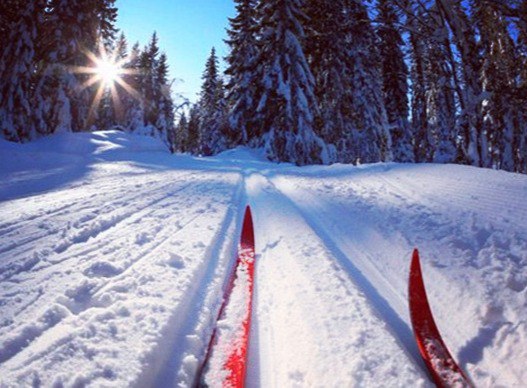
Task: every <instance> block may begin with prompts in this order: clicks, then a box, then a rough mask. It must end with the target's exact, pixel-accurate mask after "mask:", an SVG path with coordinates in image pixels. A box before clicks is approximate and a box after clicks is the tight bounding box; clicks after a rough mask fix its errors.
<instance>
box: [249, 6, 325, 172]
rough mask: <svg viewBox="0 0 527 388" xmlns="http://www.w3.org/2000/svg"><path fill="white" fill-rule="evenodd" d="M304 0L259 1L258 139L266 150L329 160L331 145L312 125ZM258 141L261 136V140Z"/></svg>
mask: <svg viewBox="0 0 527 388" xmlns="http://www.w3.org/2000/svg"><path fill="white" fill-rule="evenodd" d="M302 5H303V4H302V2H301V1H300V0H269V1H263V2H260V3H259V4H258V8H257V9H258V12H259V16H260V20H259V24H258V33H259V36H260V39H259V47H258V49H259V50H258V57H257V62H256V72H257V85H258V87H259V89H258V92H257V101H258V103H257V109H256V112H255V114H256V117H255V122H256V123H258V129H257V130H256V133H257V134H263V136H261V137H260V138H259V142H260V143H261V144H263V145H264V147H265V152H266V154H267V156H268V157H269V158H270V159H272V160H276V161H288V162H294V163H296V164H299V165H303V164H309V163H323V162H328V161H329V159H328V155H327V151H326V145H325V143H324V142H323V141H322V139H321V138H319V137H318V136H317V135H316V134H315V132H314V129H313V121H314V116H315V113H316V110H317V101H316V97H315V93H314V86H315V85H314V78H313V75H312V74H311V71H310V69H309V66H308V64H307V61H306V58H305V55H304V51H303V48H302V45H301V41H303V40H304V31H303V28H302V25H301V24H302V23H303V22H304V21H305V15H304V14H303V13H302ZM257 142H258V141H257Z"/></svg>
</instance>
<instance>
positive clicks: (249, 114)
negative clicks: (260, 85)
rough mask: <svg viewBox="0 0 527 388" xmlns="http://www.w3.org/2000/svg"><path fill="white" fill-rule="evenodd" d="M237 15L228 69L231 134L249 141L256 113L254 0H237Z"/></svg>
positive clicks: (236, 140) (241, 141) (240, 140)
mask: <svg viewBox="0 0 527 388" xmlns="http://www.w3.org/2000/svg"><path fill="white" fill-rule="evenodd" d="M235 3H236V12H237V15H236V17H234V18H231V19H229V22H230V28H229V29H228V30H227V34H228V35H229V38H228V40H227V41H226V42H227V44H228V45H229V46H230V50H231V51H230V53H229V55H228V56H227V58H226V60H227V64H228V66H227V69H226V70H225V73H226V74H227V75H228V76H229V77H230V78H229V82H228V83H227V85H226V92H227V101H228V106H229V109H230V111H229V126H230V131H229V138H230V142H231V143H233V144H247V143H248V142H249V139H252V138H255V136H257V134H256V133H255V131H254V123H253V120H254V113H255V110H256V106H255V92H256V86H255V85H256V79H255V71H254V70H255V69H254V63H255V59H256V54H257V48H256V45H257V38H256V30H255V25H256V12H255V10H254V8H255V5H256V4H255V3H256V1H255V0H235Z"/></svg>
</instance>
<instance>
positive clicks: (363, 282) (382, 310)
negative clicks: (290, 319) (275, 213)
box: [262, 175, 428, 376]
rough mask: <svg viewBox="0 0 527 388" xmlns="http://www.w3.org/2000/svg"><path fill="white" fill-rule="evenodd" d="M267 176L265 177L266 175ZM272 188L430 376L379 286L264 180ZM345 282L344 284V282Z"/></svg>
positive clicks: (302, 213) (385, 280)
mask: <svg viewBox="0 0 527 388" xmlns="http://www.w3.org/2000/svg"><path fill="white" fill-rule="evenodd" d="M262 176H263V175H262ZM264 178H265V179H266V180H267V182H269V184H270V185H271V186H272V187H273V188H274V189H275V190H276V192H277V193H278V194H279V195H281V196H282V197H283V198H284V199H285V200H286V201H287V203H289V204H290V205H291V206H292V207H293V208H294V209H295V211H296V212H297V213H298V214H299V215H300V216H301V217H302V218H303V219H304V221H305V222H306V224H307V225H308V226H309V227H310V229H311V231H312V232H313V233H314V234H315V235H316V236H318V237H319V239H320V241H321V242H322V244H323V245H324V247H326V248H327V250H328V252H330V253H331V255H330V256H331V257H333V258H334V260H335V262H336V264H337V268H342V269H344V273H346V274H347V275H348V277H349V279H350V280H351V281H352V282H353V284H355V285H356V286H357V287H358V288H359V289H360V290H361V291H362V293H363V295H364V296H365V297H366V298H367V299H368V301H369V304H370V306H371V307H372V308H373V310H374V311H375V313H376V315H377V317H378V318H379V319H380V320H382V321H383V322H385V324H386V328H387V330H388V332H389V333H390V334H391V335H392V337H393V338H394V340H395V341H396V343H397V344H398V345H399V347H400V348H401V349H402V350H403V352H404V353H405V354H406V355H407V356H408V358H409V359H410V360H413V362H414V365H415V366H416V368H417V369H418V370H420V371H421V372H422V374H423V376H428V371H427V369H426V366H425V364H424V363H423V361H422V359H421V356H420V355H419V351H418V349H417V347H416V345H415V340H414V335H413V332H412V329H411V328H410V327H409V326H408V325H407V324H406V323H405V322H404V321H403V320H402V318H401V317H400V316H399V314H398V313H397V312H396V311H395V310H394V309H393V307H392V306H391V305H390V303H389V302H388V301H387V300H386V299H385V298H384V297H383V296H382V295H381V294H380V293H379V291H378V290H377V287H376V285H375V284H373V283H371V281H370V280H369V279H368V277H367V276H366V275H365V274H364V273H363V272H362V271H361V270H360V269H359V267H357V266H356V265H355V264H354V263H353V261H352V260H351V258H348V257H347V255H346V254H345V253H344V252H343V251H342V250H341V249H340V248H339V246H338V244H337V243H336V242H335V241H334V239H333V238H332V237H331V235H330V234H329V233H327V232H326V231H325V229H324V228H322V226H321V225H319V224H318V222H317V221H316V220H315V219H314V217H312V216H309V215H308V214H306V213H305V212H304V210H303V209H301V208H300V207H299V206H298V205H297V204H296V203H295V201H294V200H293V199H291V198H290V197H289V196H288V195H287V194H285V193H284V192H283V191H282V190H281V189H280V188H278V187H277V186H276V185H275V183H274V182H273V181H272V180H271V179H270V178H268V177H267V176H264ZM372 269H373V270H375V271H376V272H377V274H378V276H379V278H381V279H384V277H383V275H382V274H381V273H380V272H379V271H378V270H377V269H376V268H375V267H374V266H373V268H372ZM341 281H342V280H341ZM384 282H385V284H386V285H388V286H390V288H392V287H391V285H390V282H389V281H388V280H387V279H384Z"/></svg>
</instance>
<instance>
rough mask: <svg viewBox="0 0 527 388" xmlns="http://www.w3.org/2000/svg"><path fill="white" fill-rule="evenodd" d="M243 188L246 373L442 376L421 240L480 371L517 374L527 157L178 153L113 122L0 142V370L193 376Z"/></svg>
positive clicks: (431, 274)
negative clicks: (296, 161) (365, 160)
mask: <svg viewBox="0 0 527 388" xmlns="http://www.w3.org/2000/svg"><path fill="white" fill-rule="evenodd" d="M246 204H250V205H251V207H252V210H253V218H254V227H255V238H256V254H257V256H256V284H255V295H254V300H253V309H254V310H253V319H252V329H251V336H250V341H251V342H250V348H249V365H248V379H247V380H248V381H247V384H248V386H250V387H343V386H357V387H367V386H370V387H379V386H385V387H409V386H412V387H419V386H423V387H424V386H431V382H430V379H429V377H428V376H427V374H426V371H425V369H424V364H423V363H422V362H421V361H420V358H419V354H418V351H417V346H416V344H415V341H414V339H413V335H412V331H411V327H410V321H409V314H408V305H407V287H408V284H407V277H408V270H409V265H410V258H411V253H412V250H413V248H414V247H418V248H419V249H420V253H421V263H422V268H423V273H424V278H425V285H426V287H427V291H428V297H429V300H430V304H431V306H432V310H433V312H434V315H435V318H436V323H437V325H438V327H439V329H440V331H441V333H442V335H443V339H444V341H445V343H446V344H447V346H449V348H450V350H451V352H452V355H453V356H454V358H455V359H456V360H457V361H458V363H459V364H460V366H461V367H462V368H463V369H464V370H465V371H466V372H467V374H468V375H469V377H470V378H471V379H472V380H473V382H474V383H475V385H476V386H478V387H491V386H492V387H495V386H503V387H521V386H525V384H526V382H527V368H525V362H526V360H527V221H526V220H527V176H523V175H517V174H510V173H505V172H496V171H492V170H486V169H477V168H473V167H465V166H454V165H430V164H425V165H413V164H412V165H410V164H375V165H365V166H359V167H353V166H343V165H334V166H330V167H321V166H317V167H303V168H299V167H294V166H291V165H287V164H281V165H278V164H272V163H268V162H266V161H264V160H263V159H262V158H261V157H260V156H259V155H258V154H257V153H254V152H253V151H249V150H246V149H237V150H234V151H229V152H226V153H224V154H222V155H219V156H217V157H214V158H194V157H190V156H185V155H179V156H173V155H170V154H169V153H168V152H167V151H165V149H164V147H163V146H162V145H161V144H160V143H157V141H155V140H152V139H149V138H146V137H140V136H132V135H126V134H124V133H120V132H99V133H92V134H73V135H72V134H64V135H57V136H53V137H50V138H47V139H43V140H40V141H37V142H34V143H30V144H27V145H19V144H11V143H7V142H5V141H0V386H2V387H4V386H6V387H19V386H31V385H33V386H60V385H64V386H84V385H89V386H119V387H121V386H137V387H147V386H156V387H169V386H182V387H185V386H189V385H191V384H193V383H194V377H195V373H196V370H197V369H198V368H200V366H201V363H202V361H203V359H204V357H205V354H206V351H207V346H208V343H209V339H210V336H211V333H212V330H213V328H214V325H215V320H216V317H217V315H218V311H219V309H220V307H221V304H222V298H223V293H224V290H225V287H226V285H227V283H228V279H229V276H230V274H231V272H232V269H233V265H234V262H235V259H236V249H237V244H238V239H239V235H240V228H241V221H242V217H243V211H244V209H245V205H246ZM238 299H241V300H243V298H238ZM221 325H222V326H221V330H222V331H225V330H228V327H229V325H228V322H227V321H224V322H221ZM213 369H214V368H208V369H205V380H206V381H207V382H209V383H212V385H217V384H219V383H220V382H221V381H220V379H219V378H218V381H216V383H217V384H214V383H215V381H214V378H213V375H211V373H212V372H213Z"/></svg>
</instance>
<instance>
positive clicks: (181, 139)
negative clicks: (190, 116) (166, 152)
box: [173, 112, 189, 152]
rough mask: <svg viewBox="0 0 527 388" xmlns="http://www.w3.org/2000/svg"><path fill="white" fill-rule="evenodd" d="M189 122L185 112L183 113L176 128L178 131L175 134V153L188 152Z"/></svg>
mask: <svg viewBox="0 0 527 388" xmlns="http://www.w3.org/2000/svg"><path fill="white" fill-rule="evenodd" d="M188 138H189V133H188V120H187V115H186V114H185V112H183V113H181V117H180V118H179V122H178V124H177V126H176V131H175V133H174V141H173V144H174V151H175V152H187V151H188V148H189V147H188Z"/></svg>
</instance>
